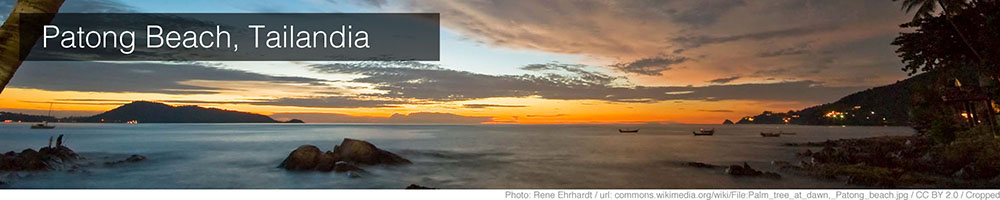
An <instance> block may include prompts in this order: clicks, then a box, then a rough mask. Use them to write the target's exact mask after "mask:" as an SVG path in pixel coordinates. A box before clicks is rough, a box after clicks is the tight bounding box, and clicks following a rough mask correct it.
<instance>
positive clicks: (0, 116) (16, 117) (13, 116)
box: [0, 112, 57, 122]
mask: <svg viewBox="0 0 1000 200" xmlns="http://www.w3.org/2000/svg"><path fill="white" fill-rule="evenodd" d="M6 120H10V121H14V122H17V121H21V122H42V121H49V122H54V121H56V120H57V119H56V118H55V117H50V116H42V115H29V114H23V113H12V112H0V121H6Z"/></svg>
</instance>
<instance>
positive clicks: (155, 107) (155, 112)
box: [70, 101, 279, 123]
mask: <svg viewBox="0 0 1000 200" xmlns="http://www.w3.org/2000/svg"><path fill="white" fill-rule="evenodd" d="M131 120H136V121H138V122H140V123H275V122H279V121H276V120H274V119H271V117H268V116H266V115H261V114H254V113H248V112H239V111H231V110H222V109H217V108H203V107H199V106H170V105H167V104H163V103H157V102H149V101H135V102H132V103H129V104H125V105H122V106H119V107H118V108H115V109H112V110H109V111H107V112H104V113H101V114H97V115H94V116H90V117H83V118H73V119H72V120H70V121H77V122H127V121H131Z"/></svg>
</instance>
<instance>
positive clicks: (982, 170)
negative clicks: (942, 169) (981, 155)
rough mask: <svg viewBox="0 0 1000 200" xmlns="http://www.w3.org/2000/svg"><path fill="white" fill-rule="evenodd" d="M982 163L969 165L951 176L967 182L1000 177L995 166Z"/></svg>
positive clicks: (999, 172)
mask: <svg viewBox="0 0 1000 200" xmlns="http://www.w3.org/2000/svg"><path fill="white" fill-rule="evenodd" d="M984 163H985V162H974V163H970V164H968V165H966V166H964V167H962V169H959V170H958V171H956V172H955V173H953V174H952V176H953V177H957V178H962V179H967V180H986V179H992V178H994V177H998V175H1000V171H998V169H997V167H996V166H990V165H987V164H984Z"/></svg>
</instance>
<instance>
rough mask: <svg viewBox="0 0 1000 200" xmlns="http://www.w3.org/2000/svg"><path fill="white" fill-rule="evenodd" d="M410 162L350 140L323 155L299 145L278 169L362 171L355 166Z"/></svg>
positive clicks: (310, 146)
mask: <svg viewBox="0 0 1000 200" xmlns="http://www.w3.org/2000/svg"><path fill="white" fill-rule="evenodd" d="M410 163H411V162H410V160H407V159H406V158H403V157H400V156H399V155H396V154H394V153H392V152H388V151H385V150H382V149H379V148H378V147H375V145H373V144H371V143H368V142H365V141H362V140H355V139H350V138H345V139H344V141H343V142H341V143H340V145H337V146H335V147H334V148H333V151H332V152H331V151H327V152H325V153H324V152H322V151H320V149H319V148H318V147H316V146H313V145H302V146H299V148H297V149H295V150H294V151H292V153H290V154H288V157H286V158H285V160H284V161H281V164H280V165H278V167H279V168H284V169H287V170H316V171H324V172H329V171H334V172H365V170H364V169H361V168H360V167H358V166H356V165H359V164H364V165H378V164H385V165H399V164H410Z"/></svg>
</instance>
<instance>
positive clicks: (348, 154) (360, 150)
mask: <svg viewBox="0 0 1000 200" xmlns="http://www.w3.org/2000/svg"><path fill="white" fill-rule="evenodd" d="M333 153H334V154H335V155H336V156H337V157H338V158H340V160H342V161H346V162H350V163H356V164H364V165H379V164H385V165H400V164H411V163H412V162H410V160H407V159H406V158H403V157H400V156H399V155H396V154H394V153H392V152H388V151H385V150H382V149H379V148H378V147H375V145H373V144H371V143H368V142H366V141H363V140H355V139H350V138H344V141H342V142H341V143H340V145H337V146H335V147H333Z"/></svg>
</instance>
